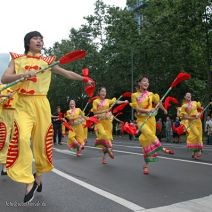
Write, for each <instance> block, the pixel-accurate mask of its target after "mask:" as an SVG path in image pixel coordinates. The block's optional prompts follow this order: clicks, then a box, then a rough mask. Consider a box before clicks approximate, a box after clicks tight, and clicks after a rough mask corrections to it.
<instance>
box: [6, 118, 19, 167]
mask: <svg viewBox="0 0 212 212" xmlns="http://www.w3.org/2000/svg"><path fill="white" fill-rule="evenodd" d="M18 143H19V129H18V125H17V123H16V122H14V132H13V135H12V139H11V141H10V144H9V148H8V152H7V161H6V168H7V169H8V168H10V167H12V166H13V164H14V163H15V161H16V160H17V158H18V153H19V151H18Z"/></svg>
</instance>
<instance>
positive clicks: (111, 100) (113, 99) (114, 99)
mask: <svg viewBox="0 0 212 212" xmlns="http://www.w3.org/2000/svg"><path fill="white" fill-rule="evenodd" d="M108 100H109V106H110V105H112V104H113V103H115V101H116V98H115V97H114V98H112V99H108Z"/></svg>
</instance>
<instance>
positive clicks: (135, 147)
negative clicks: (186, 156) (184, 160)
mask: <svg viewBox="0 0 212 212" xmlns="http://www.w3.org/2000/svg"><path fill="white" fill-rule="evenodd" d="M162 145H163V146H164V147H166V146H169V147H174V148H175V149H186V148H187V147H186V145H184V146H178V145H177V144H174V145H173V144H167V143H166V144H163V143H162ZM113 146H120V147H126V148H131V149H142V147H141V146H129V145H122V144H115V143H113ZM203 150H204V151H209V152H212V149H211V148H210V147H204V149H203Z"/></svg>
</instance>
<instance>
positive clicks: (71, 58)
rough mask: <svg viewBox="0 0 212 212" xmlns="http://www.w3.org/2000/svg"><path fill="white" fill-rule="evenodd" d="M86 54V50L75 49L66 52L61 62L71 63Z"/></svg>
mask: <svg viewBox="0 0 212 212" xmlns="http://www.w3.org/2000/svg"><path fill="white" fill-rule="evenodd" d="M85 56H86V51H85V50H75V51H72V52H70V53H68V54H65V55H64V56H63V57H61V58H60V60H59V62H60V64H66V63H70V62H72V61H75V60H77V59H80V58H84V57H85Z"/></svg>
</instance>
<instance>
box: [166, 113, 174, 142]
mask: <svg viewBox="0 0 212 212" xmlns="http://www.w3.org/2000/svg"><path fill="white" fill-rule="evenodd" d="M165 131H166V142H171V140H172V122H171V119H170V117H169V116H167V117H166V122H165Z"/></svg>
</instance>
